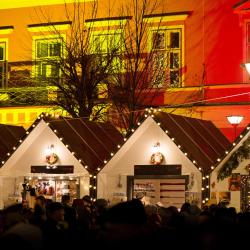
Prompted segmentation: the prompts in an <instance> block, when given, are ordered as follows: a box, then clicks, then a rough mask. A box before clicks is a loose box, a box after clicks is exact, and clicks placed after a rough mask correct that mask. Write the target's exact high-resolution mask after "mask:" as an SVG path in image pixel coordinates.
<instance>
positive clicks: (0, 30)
mask: <svg viewBox="0 0 250 250" xmlns="http://www.w3.org/2000/svg"><path fill="white" fill-rule="evenodd" d="M13 30H14V28H8V29H0V35H7V34H10V33H11V32H12V31H13Z"/></svg>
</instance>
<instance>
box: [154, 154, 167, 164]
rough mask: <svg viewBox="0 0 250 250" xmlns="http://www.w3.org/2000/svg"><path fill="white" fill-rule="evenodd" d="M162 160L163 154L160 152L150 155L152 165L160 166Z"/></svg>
mask: <svg viewBox="0 0 250 250" xmlns="http://www.w3.org/2000/svg"><path fill="white" fill-rule="evenodd" d="M163 159H164V157H163V154H162V153H160V152H157V153H154V154H152V155H151V163H153V164H154V165H159V164H161V163H162V161H163Z"/></svg>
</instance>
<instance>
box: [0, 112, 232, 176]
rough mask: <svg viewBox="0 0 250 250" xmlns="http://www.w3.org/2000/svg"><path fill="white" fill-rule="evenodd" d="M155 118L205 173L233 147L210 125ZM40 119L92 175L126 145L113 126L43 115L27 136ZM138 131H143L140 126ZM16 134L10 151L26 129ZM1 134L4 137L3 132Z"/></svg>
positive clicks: (182, 118) (157, 115) (160, 115)
mask: <svg viewBox="0 0 250 250" xmlns="http://www.w3.org/2000/svg"><path fill="white" fill-rule="evenodd" d="M152 118H153V119H154V120H155V122H156V123H158V124H160V127H161V128H162V129H163V130H164V131H165V132H166V133H167V135H168V136H169V137H170V138H174V142H175V143H176V145H177V146H179V145H180V146H181V147H180V149H181V150H182V151H183V153H187V157H188V158H189V159H190V160H192V161H195V164H196V166H197V167H198V168H202V170H203V171H204V172H206V173H209V172H210V171H211V169H212V168H211V167H212V166H216V165H217V164H218V163H219V159H220V158H223V157H224V156H225V152H226V151H227V150H229V149H230V148H231V147H232V144H231V143H230V142H229V141H228V140H227V138H226V137H225V136H224V135H223V134H222V132H221V131H220V130H219V129H218V128H216V127H215V125H214V124H213V123H212V122H210V121H206V120H201V119H196V118H189V117H185V116H179V115H174V114H169V113H165V112H156V113H154V116H153V117H152ZM41 119H42V120H44V121H45V122H46V123H47V124H48V126H49V127H50V128H51V129H52V131H53V132H54V133H55V134H56V135H57V137H58V138H59V139H60V140H61V141H62V142H63V143H64V144H65V146H66V147H67V148H68V149H69V150H70V151H71V152H72V154H74V156H75V157H76V158H77V159H78V160H79V161H80V162H81V163H82V165H83V166H88V167H87V169H88V171H89V172H96V171H99V170H100V169H101V168H103V167H104V166H105V165H106V163H107V161H109V160H110V159H111V158H112V156H113V155H115V153H116V152H117V151H118V150H119V148H120V147H122V144H123V143H124V138H123V135H122V134H121V133H120V132H119V131H118V130H117V129H116V128H115V127H114V126H112V125H111V124H110V123H97V122H92V121H88V120H86V119H83V118H62V117H59V118H55V117H52V116H46V115H45V114H41V115H40V116H39V117H38V119H37V120H36V121H35V122H34V123H33V124H32V125H31V127H30V128H29V129H28V130H27V131H26V136H28V134H29V133H30V132H31V131H32V130H33V129H34V128H35V127H36V125H37V124H38V123H39V122H40V120H41ZM10 127H12V126H10ZM2 129H3V128H2ZM137 129H140V126H138V128H137ZM137 129H136V130H137ZM13 131H15V132H12V134H13V135H16V139H15V140H14V139H12V140H6V141H8V146H6V148H7V149H11V148H13V147H17V146H18V145H19V139H20V138H21V137H22V136H23V135H24V134H25V130H24V129H23V128H22V130H21V131H18V130H17V129H16V130H14V129H13ZM1 134H5V133H4V132H3V133H2V132H1ZM6 136H7V133H6ZM130 136H133V134H131V135H130ZM11 138H12V137H11ZM127 139H128V138H127ZM2 144H3V143H2ZM7 149H6V150H7ZM6 150H5V151H3V152H4V154H3V155H2V156H5V159H3V160H4V162H5V161H6V157H7V158H8V157H9V156H10V155H8V156H6V154H7V153H8V152H7V151H8V150H7V151H6ZM12 152H13V150H12Z"/></svg>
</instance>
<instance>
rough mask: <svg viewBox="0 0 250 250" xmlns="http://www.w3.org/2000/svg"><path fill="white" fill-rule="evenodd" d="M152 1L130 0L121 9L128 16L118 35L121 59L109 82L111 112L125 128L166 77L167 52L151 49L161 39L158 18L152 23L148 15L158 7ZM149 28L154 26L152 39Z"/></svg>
mask: <svg viewBox="0 0 250 250" xmlns="http://www.w3.org/2000/svg"><path fill="white" fill-rule="evenodd" d="M152 2H154V1H148V0H142V1H139V0H133V1H132V5H129V6H123V9H122V12H123V13H125V15H126V16H131V19H130V20H129V21H128V22H126V24H125V25H124V26H123V27H122V28H121V30H124V32H123V33H122V36H121V40H122V42H121V43H122V44H123V47H122V49H121V52H120V61H121V63H120V64H117V65H118V67H119V69H116V72H114V74H113V78H112V83H109V84H108V86H109V98H110V99H111V101H112V104H113V106H112V107H113V109H112V112H111V114H110V115H111V117H112V120H113V122H115V123H116V125H117V126H118V127H120V128H122V129H124V130H125V132H129V130H131V129H132V128H133V127H134V126H135V124H136V123H137V121H138V119H139V117H140V116H141V114H142V112H144V109H145V107H147V106H151V105H154V101H155V100H156V98H157V97H158V96H159V95H160V94H161V93H162V91H163V88H164V87H165V83H166V82H167V78H168V77H167V76H166V73H165V69H166V67H167V65H166V63H165V60H164V59H165V56H166V55H163V54H157V53H156V51H155V49H154V48H156V46H158V43H160V42H161V41H160V39H161V37H160V33H159V27H160V22H158V23H157V24H156V25H155V24H154V26H152V25H151V23H150V22H149V17H151V15H153V14H154V12H155V11H156V9H157V6H156V2H155V3H152ZM130 3H131V2H130ZM159 16H160V15H159ZM150 28H151V29H152V30H154V33H153V37H152V40H151V41H150V39H151V37H150V36H149V29H150ZM109 80H110V79H109Z"/></svg>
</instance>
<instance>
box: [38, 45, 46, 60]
mask: <svg viewBox="0 0 250 250" xmlns="http://www.w3.org/2000/svg"><path fill="white" fill-rule="evenodd" d="M47 56H48V44H47V43H41V42H38V43H37V58H40V57H47Z"/></svg>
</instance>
